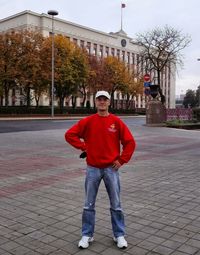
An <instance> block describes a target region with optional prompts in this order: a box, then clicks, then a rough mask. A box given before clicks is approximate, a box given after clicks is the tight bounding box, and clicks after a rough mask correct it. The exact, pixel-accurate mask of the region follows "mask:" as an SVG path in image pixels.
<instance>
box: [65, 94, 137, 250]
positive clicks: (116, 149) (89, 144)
mask: <svg viewBox="0 0 200 255" xmlns="http://www.w3.org/2000/svg"><path fill="white" fill-rule="evenodd" d="M95 104H96V108H97V113H96V114H94V115H91V116H89V117H86V118H84V119H82V120H80V121H79V122H78V123H77V124H75V125H74V126H73V127H71V128H70V129H69V130H68V131H67V132H66V133H65V139H66V141H67V142H68V143H70V144H71V145H72V146H74V147H75V148H77V149H80V150H82V151H83V153H82V154H81V155H80V157H86V162H87V171H86V178H85V205H84V208H83V214H82V238H81V240H80V241H79V243H78V247H79V248H88V246H89V243H90V242H92V241H93V240H94V239H93V234H94V227H95V202H96V196H97V192H98V188H99V185H100V182H101V180H102V179H103V181H104V184H105V187H106V190H107V193H108V196H109V199H110V212H111V223H112V230H113V235H114V237H113V239H114V241H115V242H116V243H117V246H118V247H119V248H126V247H127V246H128V244H127V241H126V240H125V238H124V236H125V223H124V214H123V211H122V208H121V203H120V181H119V172H118V169H119V168H120V167H121V166H122V165H123V164H124V163H127V162H128V161H129V160H130V158H131V156H132V154H133V152H134V150H135V146H136V144H135V140H134V138H133V136H132V134H131V132H130V131H129V129H128V127H127V126H126V125H125V124H124V123H123V122H122V121H121V120H120V119H119V118H118V117H117V116H115V115H113V114H110V113H109V111H108V108H109V105H110V95H109V93H108V92H107V91H98V92H97V93H96V96H95ZM120 144H122V151H121V152H120Z"/></svg>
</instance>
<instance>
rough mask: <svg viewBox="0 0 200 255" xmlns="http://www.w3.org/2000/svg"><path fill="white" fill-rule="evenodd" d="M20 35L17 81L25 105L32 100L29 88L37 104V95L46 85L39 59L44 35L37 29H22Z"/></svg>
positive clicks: (38, 95)
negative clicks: (22, 93)
mask: <svg viewBox="0 0 200 255" xmlns="http://www.w3.org/2000/svg"><path fill="white" fill-rule="evenodd" d="M18 33H19V34H20V36H21V42H20V47H19V49H18V52H19V53H18V56H19V59H18V61H17V71H18V83H19V84H20V87H21V88H22V89H23V91H24V92H25V98H26V102H27V106H28V107H29V106H30V104H31V101H32V98H31V89H32V90H34V92H35V93H34V96H35V99H36V102H37V105H38V102H39V97H40V96H41V94H42V92H44V90H45V88H46V85H45V84H44V83H43V72H45V70H44V69H42V67H43V66H44V65H43V64H42V61H41V49H42V45H43V41H44V37H43V36H42V34H41V33H40V32H39V31H29V30H23V31H18Z"/></svg>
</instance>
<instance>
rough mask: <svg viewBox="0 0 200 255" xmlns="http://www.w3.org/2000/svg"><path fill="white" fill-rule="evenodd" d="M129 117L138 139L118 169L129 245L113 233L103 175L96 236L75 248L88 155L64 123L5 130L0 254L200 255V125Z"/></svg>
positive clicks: (0, 165) (1, 162) (1, 136)
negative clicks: (71, 141) (173, 125)
mask: <svg viewBox="0 0 200 255" xmlns="http://www.w3.org/2000/svg"><path fill="white" fill-rule="evenodd" d="M127 123H128V125H129V127H130V129H131V130H132V132H133V134H134V136H135V138H136V141H137V150H136V153H135V155H134V157H133V158H132V160H131V161H130V162H129V163H128V164H127V165H125V166H124V167H123V168H121V169H120V176H121V199H122V206H123V208H124V212H125V220H126V225H127V229H126V230H127V240H128V243H129V246H128V248H127V249H126V250H119V249H117V247H116V246H115V244H114V243H113V241H112V231H111V224H110V214H109V201H108V198H107V194H106V191H105V187H104V185H103V183H102V185H101V187H100V190H99V194H98V197H97V203H96V228H95V236H94V238H95V241H94V243H93V244H92V245H91V246H90V247H89V249H87V250H79V249H78V247H77V242H78V240H79V238H80V226H81V212H82V206H83V201H84V174H85V162H84V160H81V159H79V157H78V156H79V152H78V151H77V150H75V149H73V148H71V147H70V146H68V145H67V143H65V141H64V138H63V135H64V132H65V130H64V129H59V130H42V131H26V132H18V133H1V134H0V140H1V146H0V254H2V255H11V254H12V255H36V254H37V255H45V254H51V255H71V254H77V255H79V254H87V255H92V254H94V255H95V254H101V255H118V254H127V255H128V254H129V255H144V254H148V255H159V254H160V255H168V254H170V255H189V254H190V255H191V254H195V255H200V234H199V232H200V171H199V169H200V168H199V158H200V136H199V131H190V130H179V129H170V128H164V127H146V126H140V125H134V124H133V123H132V120H131V118H130V119H127Z"/></svg>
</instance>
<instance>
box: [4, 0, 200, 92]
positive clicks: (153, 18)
mask: <svg viewBox="0 0 200 255" xmlns="http://www.w3.org/2000/svg"><path fill="white" fill-rule="evenodd" d="M122 3H125V4H126V8H125V9H123V30H124V31H125V32H126V33H127V35H128V36H130V37H132V38H134V37H136V34H137V33H143V32H146V31H148V30H151V29H153V28H155V27H164V26H165V25H170V26H172V27H173V28H176V29H177V30H181V32H182V33H183V34H188V35H190V36H191V38H192V42H191V44H190V46H188V47H187V48H186V49H185V50H183V51H182V53H183V54H184V68H183V69H180V70H179V71H178V74H177V80H176V94H177V95H178V94H182V93H185V92H186V90H187V89H195V90H196V89H197V86H198V85H200V61H199V62H198V61H197V58H200V15H199V10H200V0H167V1H163V0H140V1H138V0H124V1H122ZM0 6H1V13H0V19H3V18H6V17H7V16H10V15H13V14H16V13H18V12H21V11H24V10H31V11H34V12H38V13H46V12H47V11H48V10H51V9H53V10H57V11H58V12H59V18H61V19H65V20H68V21H71V22H74V23H77V24H81V25H84V26H87V27H91V28H94V29H97V30H100V31H103V32H106V33H109V32H116V31H119V29H120V26H121V21H120V20H121V1H120V0H57V1H55V0H9V1H8V0H0Z"/></svg>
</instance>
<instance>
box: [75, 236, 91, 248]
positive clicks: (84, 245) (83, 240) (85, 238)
mask: <svg viewBox="0 0 200 255" xmlns="http://www.w3.org/2000/svg"><path fill="white" fill-rule="evenodd" d="M93 241H94V238H93V237H89V236H82V238H81V240H80V241H79V243H78V247H79V248H82V249H86V248H88V247H89V245H90V244H89V243H91V242H93Z"/></svg>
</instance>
